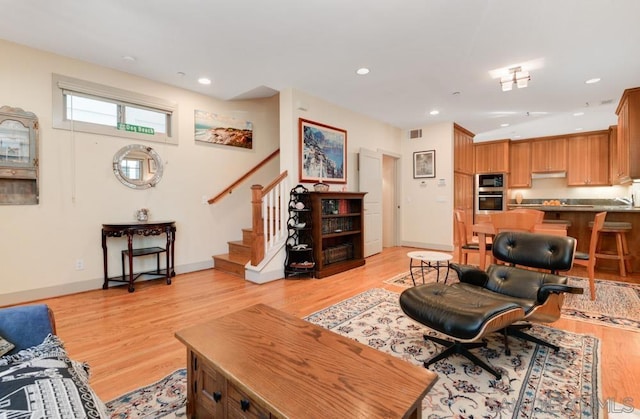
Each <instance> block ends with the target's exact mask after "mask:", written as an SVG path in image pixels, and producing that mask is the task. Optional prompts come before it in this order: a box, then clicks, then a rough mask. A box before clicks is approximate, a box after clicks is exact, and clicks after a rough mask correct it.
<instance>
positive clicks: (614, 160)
mask: <svg viewBox="0 0 640 419" xmlns="http://www.w3.org/2000/svg"><path fill="white" fill-rule="evenodd" d="M608 134H609V182H610V183H611V184H612V185H615V184H616V183H618V171H619V169H618V126H617V125H612V126H610V127H609V131H608Z"/></svg>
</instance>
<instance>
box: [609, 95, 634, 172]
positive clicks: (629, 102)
mask: <svg viewBox="0 0 640 419" xmlns="http://www.w3.org/2000/svg"><path fill="white" fill-rule="evenodd" d="M616 114H617V115H618V130H617V163H618V173H617V176H616V179H614V181H615V183H622V184H624V183H629V182H631V180H632V179H638V178H640V87H636V88H633V89H627V90H625V91H624V93H623V94H622V98H621V99H620V103H619V104H618V109H617V110H616Z"/></svg>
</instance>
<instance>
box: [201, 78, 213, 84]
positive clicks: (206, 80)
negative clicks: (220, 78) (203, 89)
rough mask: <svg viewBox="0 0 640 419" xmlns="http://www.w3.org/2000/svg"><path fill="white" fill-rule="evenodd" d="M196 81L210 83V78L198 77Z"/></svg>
mask: <svg viewBox="0 0 640 419" xmlns="http://www.w3.org/2000/svg"><path fill="white" fill-rule="evenodd" d="M198 83H200V84H211V79H208V78H206V77H200V78H199V79H198Z"/></svg>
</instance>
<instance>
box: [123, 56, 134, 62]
mask: <svg viewBox="0 0 640 419" xmlns="http://www.w3.org/2000/svg"><path fill="white" fill-rule="evenodd" d="M122 59H123V60H124V61H129V62H130V63H132V62H134V61H136V57H132V56H131V55H125V56H123V57H122Z"/></svg>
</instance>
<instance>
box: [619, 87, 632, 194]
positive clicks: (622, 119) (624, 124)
mask: <svg viewBox="0 0 640 419" xmlns="http://www.w3.org/2000/svg"><path fill="white" fill-rule="evenodd" d="M629 125H630V121H629V102H628V100H626V98H625V99H623V102H622V103H621V104H620V107H619V108H618V150H617V156H618V159H617V160H618V175H617V183H629V182H630V181H631V177H630V176H629V142H630V136H631V134H630V132H629Z"/></svg>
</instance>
